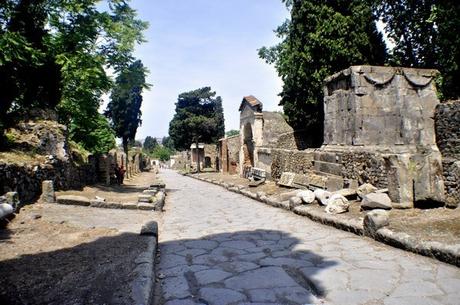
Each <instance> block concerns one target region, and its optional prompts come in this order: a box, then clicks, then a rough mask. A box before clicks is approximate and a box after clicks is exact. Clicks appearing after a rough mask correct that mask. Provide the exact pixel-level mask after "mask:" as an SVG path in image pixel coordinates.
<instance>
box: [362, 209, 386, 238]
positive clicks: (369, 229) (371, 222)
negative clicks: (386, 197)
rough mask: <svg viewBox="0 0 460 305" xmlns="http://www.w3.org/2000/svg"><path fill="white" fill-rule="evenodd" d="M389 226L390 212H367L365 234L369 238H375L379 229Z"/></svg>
mask: <svg viewBox="0 0 460 305" xmlns="http://www.w3.org/2000/svg"><path fill="white" fill-rule="evenodd" d="M389 224H390V221H389V213H388V211H385V210H381V209H376V210H372V211H370V212H367V213H366V216H364V220H363V227H364V232H365V234H367V235H369V236H374V235H375V232H376V231H377V230H378V229H380V228H383V227H385V226H388V225H389Z"/></svg>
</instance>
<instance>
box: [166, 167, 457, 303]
mask: <svg viewBox="0 0 460 305" xmlns="http://www.w3.org/2000/svg"><path fill="white" fill-rule="evenodd" d="M162 177H163V179H164V180H165V182H166V185H167V187H168V189H169V190H168V199H167V203H166V206H165V209H166V212H165V214H164V216H163V221H162V222H161V223H160V251H161V261H160V263H159V264H158V267H157V276H158V277H159V279H160V283H161V285H160V287H161V291H159V292H157V294H158V295H157V299H158V300H157V303H158V304H167V305H173V304H183V305H186V304H209V305H214V304H216V305H220V304H387V305H389V304H395V305H396V304H398V305H404V304H417V305H423V304H430V305H436V304H452V305H458V304H459V302H460V301H459V300H460V269H458V268H456V267H454V266H450V265H446V264H444V263H441V262H438V261H436V260H432V259H429V258H426V257H422V256H418V255H415V254H411V253H407V252H404V251H401V250H398V249H394V248H392V247H389V246H386V245H383V244H379V243H377V242H374V241H373V240H370V239H367V238H364V237H360V236H356V235H353V234H351V233H347V232H343V231H340V230H336V229H333V228H330V227H327V226H323V225H320V224H317V223H315V222H312V221H310V220H308V219H307V218H304V217H301V216H297V215H295V214H292V213H289V212H286V211H283V210H281V209H276V208H272V207H269V206H266V205H264V204H263V203H260V202H257V201H254V200H252V199H249V198H246V197H244V196H242V195H239V194H235V193H232V192H229V191H226V190H225V189H223V188H221V187H218V186H215V185H211V184H208V183H205V182H201V181H198V180H195V179H191V178H188V177H183V176H181V175H179V174H177V173H175V172H172V171H167V170H165V171H163V172H162Z"/></svg>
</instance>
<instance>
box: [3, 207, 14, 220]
mask: <svg viewBox="0 0 460 305" xmlns="http://www.w3.org/2000/svg"><path fill="white" fill-rule="evenodd" d="M13 213H14V208H13V206H11V205H10V204H8V203H0V219H3V218H5V217H7V216H9V215H11V214H13Z"/></svg>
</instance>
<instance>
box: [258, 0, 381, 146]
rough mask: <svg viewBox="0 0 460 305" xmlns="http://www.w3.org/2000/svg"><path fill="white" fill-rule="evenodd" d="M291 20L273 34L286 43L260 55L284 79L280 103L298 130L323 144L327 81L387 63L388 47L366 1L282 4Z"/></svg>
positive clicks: (302, 0)
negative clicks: (339, 73) (344, 71)
mask: <svg viewBox="0 0 460 305" xmlns="http://www.w3.org/2000/svg"><path fill="white" fill-rule="evenodd" d="M283 2H284V3H286V5H287V7H288V9H289V10H290V20H287V21H285V22H284V23H283V24H282V25H281V26H279V27H278V28H277V29H276V30H275V33H276V34H277V36H278V37H280V38H282V39H283V40H282V42H281V43H279V44H278V45H276V46H274V47H270V48H266V47H263V48H261V49H260V50H259V56H260V57H261V58H263V59H265V60H266V62H267V63H269V64H274V65H275V68H276V70H277V72H278V75H279V76H280V77H281V79H282V80H283V89H282V92H281V93H280V96H281V101H280V105H282V106H283V108H284V113H285V114H286V115H287V117H288V122H289V123H290V124H291V126H293V127H294V128H295V129H305V128H306V129H307V130H309V136H310V137H311V140H312V142H313V143H312V145H320V144H321V142H322V127H323V126H322V122H323V116H324V115H323V106H322V101H323V93H322V84H323V81H324V79H325V78H326V77H327V76H329V75H331V74H333V73H335V72H337V71H340V70H342V69H345V68H347V67H348V66H350V65H356V64H376V65H381V64H383V63H384V62H385V56H386V48H385V44H384V42H383V40H382V35H381V34H380V33H378V31H377V29H376V26H375V22H374V21H375V16H373V14H372V10H371V6H370V5H369V4H368V3H367V2H366V1H362V0H351V1H349V0H325V1H315V0H283Z"/></svg>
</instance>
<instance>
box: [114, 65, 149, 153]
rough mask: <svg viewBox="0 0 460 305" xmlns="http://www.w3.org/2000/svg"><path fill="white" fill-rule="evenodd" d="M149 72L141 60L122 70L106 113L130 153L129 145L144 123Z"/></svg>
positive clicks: (126, 150) (125, 148)
mask: <svg viewBox="0 0 460 305" xmlns="http://www.w3.org/2000/svg"><path fill="white" fill-rule="evenodd" d="M146 74H147V70H146V68H145V67H144V65H143V64H142V62H141V61H140V60H136V61H135V62H134V63H132V64H131V65H130V66H129V67H127V68H126V69H124V70H122V71H121V72H120V74H119V75H118V77H117V79H116V81H115V87H114V88H113V90H112V94H111V96H110V102H109V104H108V105H107V110H106V111H105V114H106V116H107V117H108V118H109V119H110V122H111V126H112V128H113V130H114V131H115V134H116V136H117V137H120V138H121V139H122V143H123V148H124V150H125V152H126V153H127V152H128V143H129V141H133V140H134V139H135V137H136V132H137V128H138V127H139V126H140V124H141V123H142V120H141V117H142V112H141V106H142V90H143V89H146V88H148V87H149V85H148V84H147V83H146V81H145V76H146Z"/></svg>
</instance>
